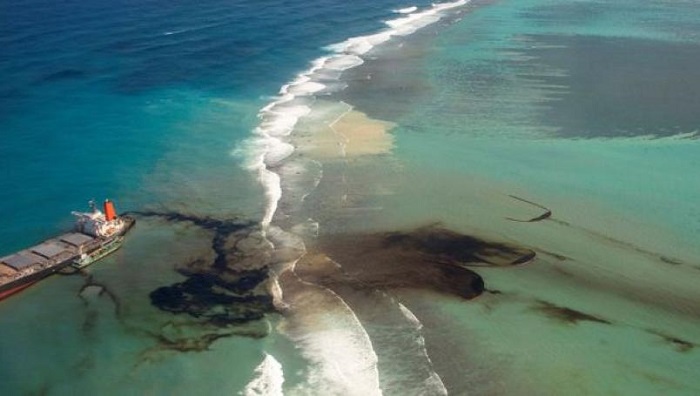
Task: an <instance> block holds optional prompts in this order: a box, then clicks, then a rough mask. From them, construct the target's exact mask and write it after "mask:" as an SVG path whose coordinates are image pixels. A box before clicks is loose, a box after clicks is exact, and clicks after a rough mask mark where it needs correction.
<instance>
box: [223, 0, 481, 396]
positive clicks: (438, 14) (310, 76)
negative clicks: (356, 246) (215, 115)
mask: <svg viewBox="0 0 700 396" xmlns="http://www.w3.org/2000/svg"><path fill="white" fill-rule="evenodd" d="M468 3H469V0H456V1H453V2H445V3H438V4H433V5H432V6H431V7H429V8H427V9H424V10H418V9H417V8H406V9H403V10H402V11H403V12H401V13H400V14H401V17H399V18H395V19H393V20H389V21H385V24H386V25H387V28H385V29H383V30H381V31H379V32H377V33H374V34H368V35H364V36H357V37H351V38H349V39H347V40H345V41H343V42H340V43H337V44H332V45H330V46H327V47H326V48H325V49H326V50H327V51H329V52H330V54H329V55H327V56H322V57H320V58H318V59H316V60H314V61H312V62H311V67H310V68H309V69H308V70H306V71H303V72H301V73H299V74H298V75H297V77H296V79H294V80H293V81H291V82H289V83H287V84H285V85H283V86H282V87H281V89H280V91H279V93H278V96H277V97H276V98H275V99H274V100H273V101H271V102H270V103H269V104H268V105H266V106H265V107H263V108H262V109H261V110H260V112H259V113H258V118H259V119H260V123H259V124H258V126H257V127H256V128H255V129H254V131H253V132H254V133H253V135H254V136H252V137H251V139H249V140H248V141H247V147H243V148H242V150H235V151H234V154H236V152H237V151H238V152H243V153H245V155H246V157H247V158H248V161H247V164H246V167H247V168H248V169H249V170H251V171H253V172H256V173H257V174H258V181H259V182H260V184H262V186H263V188H264V194H265V197H266V207H265V209H264V215H263V217H262V219H261V221H260V225H261V233H262V235H263V237H264V238H265V239H267V240H268V241H270V239H269V238H268V234H270V233H272V234H274V233H275V231H274V228H275V227H271V225H272V223H273V220H274V217H275V214H276V212H277V209H278V206H279V202H280V200H281V199H282V195H283V189H282V177H281V174H280V172H279V171H278V170H277V168H278V167H280V166H282V165H283V164H284V162H285V161H286V160H287V159H288V158H289V157H290V156H291V155H293V153H294V151H295V147H294V146H293V145H292V144H290V143H289V142H288V139H287V137H288V136H289V135H290V134H291V133H292V132H293V131H294V129H295V127H296V125H297V122H298V121H299V119H300V118H301V117H305V116H307V115H308V114H309V113H310V112H311V106H312V105H313V103H314V101H315V99H316V95H317V94H319V93H324V94H328V93H332V92H333V91H336V90H340V89H342V87H341V85H338V84H333V81H328V80H329V79H328V77H327V75H328V74H329V73H325V75H326V76H324V71H330V72H333V73H338V77H337V78H335V80H339V79H340V74H342V72H343V71H345V70H348V69H351V68H354V67H357V66H360V65H361V64H363V63H364V60H363V59H362V57H361V56H362V55H364V54H366V53H367V52H368V51H370V50H371V49H372V48H374V47H375V46H377V45H379V44H382V43H385V42H387V41H389V40H390V39H391V38H392V37H396V36H399V37H400V36H408V35H410V34H413V33H414V32H416V31H417V30H419V29H422V28H424V27H426V26H428V25H431V24H433V23H435V22H437V21H439V20H440V19H441V18H442V17H443V15H444V13H445V12H447V11H448V10H451V9H454V8H457V7H461V6H464V5H466V4H468ZM333 73H330V74H333ZM342 150H343V151H345V147H343V149H342ZM272 239H274V238H272ZM275 242H279V241H275ZM270 243H271V244H272V246H273V249H274V248H277V247H276V246H275V244H274V243H272V242H270ZM297 260H298V259H297ZM295 265H296V261H293V262H292V263H291V265H290V266H289V267H291V271H292V273H293V274H294V275H295V276H296V273H295V272H294V266H295ZM288 270H289V268H285V269H283V270H282V271H281V272H280V273H279V274H278V273H274V274H273V277H274V278H275V279H274V280H273V282H272V283H273V285H275V286H276V287H275V286H273V287H272V292H273V295H276V296H277V301H278V302H280V303H281V306H283V307H284V303H285V302H284V296H283V294H282V290H281V288H280V286H279V283H278V282H277V279H276V278H277V277H278V276H280V275H281V273H282V272H285V271H288ZM328 292H330V293H333V292H332V291H330V290H328ZM333 294H334V293H333ZM336 297H337V298H339V297H338V296H336ZM340 303H341V306H342V304H345V308H346V309H350V308H349V307H347V304H346V303H345V301H343V300H342V299H340ZM350 313H351V314H352V315H353V316H354V312H352V310H351V309H350ZM363 330H364V329H363ZM368 341H369V340H368ZM370 345H371V341H370ZM375 357H376V355H375ZM379 393H381V390H380V391H379Z"/></svg>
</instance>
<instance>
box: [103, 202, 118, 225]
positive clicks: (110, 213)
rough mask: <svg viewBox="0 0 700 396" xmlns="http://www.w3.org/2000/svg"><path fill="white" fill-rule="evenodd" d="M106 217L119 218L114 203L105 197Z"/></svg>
mask: <svg viewBox="0 0 700 396" xmlns="http://www.w3.org/2000/svg"><path fill="white" fill-rule="evenodd" d="M105 218H106V219H107V221H112V220H114V219H116V218H117V211H116V210H114V204H113V203H112V201H110V200H109V199H105Z"/></svg>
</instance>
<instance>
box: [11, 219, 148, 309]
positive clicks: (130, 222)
mask: <svg viewBox="0 0 700 396" xmlns="http://www.w3.org/2000/svg"><path fill="white" fill-rule="evenodd" d="M122 219H123V220H124V222H125V226H124V229H122V230H121V232H119V234H117V235H114V236H112V237H110V238H108V239H106V240H105V241H104V242H102V243H101V244H100V247H99V248H97V249H95V250H93V251H91V252H88V255H92V256H91V260H90V261H89V262H87V263H84V264H82V265H80V264H78V267H79V268H82V267H85V266H87V265H89V264H92V263H94V262H95V261H98V260H100V259H102V258H104V257H106V256H108V255H109V254H111V253H113V252H114V251H116V250H117V249H119V247H121V244H122V239H123V237H124V235H125V234H126V233H127V232H129V230H130V229H131V228H132V227H133V226H134V224H135V223H136V220H135V219H134V218H132V217H129V216H123V217H122ZM110 244H113V245H114V246H112V247H109V245H110ZM106 245H107V246H108V248H107V249H104V250H103V251H99V250H100V249H101V248H104V247H105V246H106ZM79 260H80V256H75V257H70V258H69V259H67V260H65V261H62V262H60V263H58V264H55V265H52V266H51V267H48V268H45V269H43V270H40V271H37V272H34V273H32V274H30V275H27V276H24V277H22V278H18V279H15V280H13V281H11V282H8V283H5V284H3V285H0V301H1V300H4V299H6V298H8V297H10V296H12V295H14V294H17V293H19V292H21V291H23V290H24V289H26V288H28V287H29V286H32V285H33V284H35V283H37V282H39V281H40V280H42V279H44V278H46V277H47V276H50V275H53V274H55V273H56V272H58V271H60V270H62V269H64V268H66V267H68V266H70V265H74V266H75V265H76V264H77V262H78V261H79Z"/></svg>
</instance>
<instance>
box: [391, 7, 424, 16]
mask: <svg viewBox="0 0 700 396" xmlns="http://www.w3.org/2000/svg"><path fill="white" fill-rule="evenodd" d="M416 10H418V7H416V6H412V7H406V8H400V9H398V10H394V12H395V13H397V14H410V13H412V12H414V11H416Z"/></svg>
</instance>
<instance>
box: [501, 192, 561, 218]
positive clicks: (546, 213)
mask: <svg viewBox="0 0 700 396" xmlns="http://www.w3.org/2000/svg"><path fill="white" fill-rule="evenodd" d="M508 196H509V197H511V198H513V199H515V200H518V201H520V202H525V203H527V204H530V205H532V206H536V207H538V208H540V209H542V210H544V211H545V212H544V213H542V214H541V215H539V216H537V217H533V218H531V219H528V220H520V219H514V218H512V217H506V219H507V220H510V221H516V222H518V223H535V222H538V221H542V220H545V219H548V218H550V217H552V211H551V210H549V209H548V208H547V207H545V206H542V205H540V204H537V203H535V202H532V201H528V200H527V199H524V198H520V197H517V196H515V195H508Z"/></svg>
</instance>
